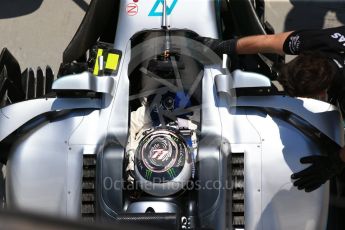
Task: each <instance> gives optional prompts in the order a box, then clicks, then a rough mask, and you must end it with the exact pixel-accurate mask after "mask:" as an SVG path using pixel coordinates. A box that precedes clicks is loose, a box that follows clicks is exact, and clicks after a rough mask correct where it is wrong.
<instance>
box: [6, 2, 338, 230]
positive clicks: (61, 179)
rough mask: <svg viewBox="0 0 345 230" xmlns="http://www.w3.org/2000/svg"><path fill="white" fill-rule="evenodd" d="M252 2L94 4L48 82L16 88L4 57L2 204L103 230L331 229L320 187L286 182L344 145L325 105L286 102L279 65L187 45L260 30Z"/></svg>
mask: <svg viewBox="0 0 345 230" xmlns="http://www.w3.org/2000/svg"><path fill="white" fill-rule="evenodd" d="M254 3H255V2H253V1H246V0H243V1H236V0H235V1H216V0H146V1H144V0H121V1H113V0H98V1H97V0H94V1H92V2H91V4H90V8H89V10H88V12H87V13H86V15H85V18H84V20H83V22H82V24H81V26H80V27H79V29H78V31H77V33H76V35H75V37H74V38H73V40H72V41H71V43H70V45H69V46H68V47H67V49H66V50H65V52H64V59H63V60H64V62H63V64H62V65H61V68H60V71H59V74H58V78H57V79H56V80H55V81H54V82H53V83H51V79H52V73H51V71H50V69H49V68H47V73H46V74H45V75H46V76H43V75H44V74H43V71H42V70H41V69H39V71H38V73H39V74H37V75H36V77H35V76H34V74H33V73H32V71H30V70H29V71H25V72H24V74H23V75H22V76H21V77H20V78H18V77H17V76H20V71H15V70H11V67H13V66H16V65H17V63H16V62H15V61H14V59H13V57H11V55H10V54H9V52H8V51H4V52H3V53H2V59H1V60H7V65H6V64H3V66H5V67H4V68H3V71H2V72H1V73H2V74H1V78H0V79H1V81H0V83H1V84H0V92H1V94H0V98H1V101H0V103H1V104H2V106H3V107H1V109H0V155H1V159H2V162H3V163H5V164H6V207H7V208H15V209H20V210H24V211H32V212H35V213H43V214H49V215H53V216H59V217H67V218H70V219H79V218H82V219H84V221H96V222H110V223H112V224H113V225H114V227H116V226H117V223H133V224H139V226H144V225H145V226H154V227H158V228H164V229H248V230H254V229H255V230H259V229H262V230H276V229H282V230H290V229H305V230H307V229H308V230H312V229H313V230H314V229H326V228H327V226H328V228H329V229H335V228H332V227H329V226H331V225H330V222H331V220H332V219H334V217H335V216H336V215H335V213H334V212H330V211H329V210H331V209H330V206H329V200H330V186H329V183H326V184H325V185H323V186H322V187H321V188H319V189H317V190H316V191H314V192H311V193H306V192H304V191H299V190H297V189H296V188H295V187H294V186H293V184H292V181H291V179H290V175H291V174H292V173H293V172H296V171H300V170H301V169H303V167H304V166H303V165H301V164H300V163H299V159H300V158H301V157H303V156H307V155H312V154H322V153H323V150H324V149H325V148H328V149H329V148H332V147H333V146H342V145H343V129H342V125H341V115H340V114H339V112H338V110H337V108H335V107H334V106H332V105H330V104H328V103H325V102H322V101H318V100H313V99H303V98H290V97H288V96H286V95H284V92H283V91H281V89H280V88H279V85H278V84H277V83H276V82H275V81H274V79H275V77H274V75H275V71H274V65H272V63H277V62H279V59H280V57H277V56H274V55H266V56H263V55H261V54H260V55H250V56H240V57H233V55H232V56H231V57H230V58H227V56H226V55H224V57H219V56H217V55H216V54H215V53H214V52H213V51H211V50H210V49H208V48H207V47H205V46H203V45H202V44H201V43H199V42H197V41H196V40H195V38H197V37H198V36H205V37H214V38H217V37H222V38H224V39H226V38H231V37H236V36H241V35H249V34H258V33H266V32H267V31H269V26H268V24H267V23H265V22H264V21H263V20H262V17H259V16H258V12H259V11H260V7H259V6H258V5H257V4H254ZM8 60H12V61H8ZM8 63H10V64H8ZM12 69H16V68H14V67H13V68H12ZM14 73H16V74H14ZM18 73H19V74H18ZM10 75H11V76H10ZM14 75H15V76H16V77H12V76H14Z"/></svg>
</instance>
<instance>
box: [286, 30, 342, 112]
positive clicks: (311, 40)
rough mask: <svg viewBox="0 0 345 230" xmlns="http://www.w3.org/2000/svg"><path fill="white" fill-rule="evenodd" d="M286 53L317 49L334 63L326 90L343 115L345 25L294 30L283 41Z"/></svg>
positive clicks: (293, 53) (294, 53)
mask: <svg viewBox="0 0 345 230" xmlns="http://www.w3.org/2000/svg"><path fill="white" fill-rule="evenodd" d="M283 50H284V52H285V53H286V54H292V55H298V54H300V53H303V52H306V51H319V52H321V53H322V54H324V55H325V56H326V57H328V58H329V60H330V62H332V63H334V65H335V66H336V67H337V69H338V72H337V75H336V77H335V79H334V80H333V83H332V85H331V87H330V89H329V90H328V96H329V101H330V103H332V104H334V105H338V106H339V108H340V110H341V112H342V114H343V116H344V115H345V26H341V27H335V28H329V29H315V30H296V31H294V32H292V33H291V34H290V35H289V36H288V37H287V39H286V40H285V42H284V45H283Z"/></svg>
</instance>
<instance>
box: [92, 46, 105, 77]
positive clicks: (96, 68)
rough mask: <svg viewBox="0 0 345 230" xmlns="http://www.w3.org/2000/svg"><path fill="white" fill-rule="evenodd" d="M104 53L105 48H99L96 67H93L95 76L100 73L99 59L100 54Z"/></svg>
mask: <svg viewBox="0 0 345 230" xmlns="http://www.w3.org/2000/svg"><path fill="white" fill-rule="evenodd" d="M102 54H103V49H98V51H97V57H96V63H95V67H94V69H93V75H95V76H97V75H98V71H99V64H98V59H99V57H100V56H102Z"/></svg>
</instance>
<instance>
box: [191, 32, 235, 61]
mask: <svg viewBox="0 0 345 230" xmlns="http://www.w3.org/2000/svg"><path fill="white" fill-rule="evenodd" d="M195 40H196V41H199V42H201V43H202V44H204V45H205V46H207V47H209V48H210V49H211V50H213V52H215V53H216V54H217V55H218V56H220V57H222V55H223V54H229V55H230V56H233V55H235V54H236V45H237V39H230V40H225V41H222V40H219V39H213V38H207V37H197V38H195Z"/></svg>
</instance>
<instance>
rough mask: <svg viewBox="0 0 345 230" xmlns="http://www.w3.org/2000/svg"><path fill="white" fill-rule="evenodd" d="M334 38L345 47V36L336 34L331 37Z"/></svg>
mask: <svg viewBox="0 0 345 230" xmlns="http://www.w3.org/2000/svg"><path fill="white" fill-rule="evenodd" d="M331 37H332V38H334V39H337V40H338V42H339V43H342V44H343V46H345V36H344V35H342V34H341V33H334V34H332V35H331Z"/></svg>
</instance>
